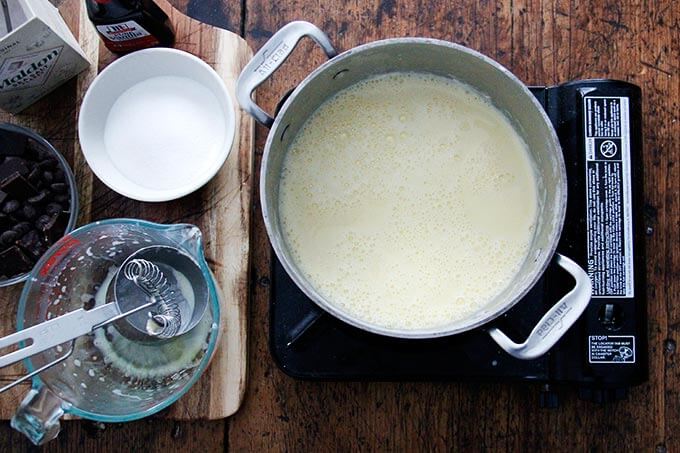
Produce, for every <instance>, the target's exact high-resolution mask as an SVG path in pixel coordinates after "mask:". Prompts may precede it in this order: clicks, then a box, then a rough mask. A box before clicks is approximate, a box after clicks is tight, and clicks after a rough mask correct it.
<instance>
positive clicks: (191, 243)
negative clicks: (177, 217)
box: [168, 223, 205, 263]
mask: <svg viewBox="0 0 680 453" xmlns="http://www.w3.org/2000/svg"><path fill="white" fill-rule="evenodd" d="M168 236H169V237H170V238H171V239H173V240H174V241H175V242H177V243H178V244H179V245H180V246H181V247H182V248H183V249H184V250H185V251H186V252H187V253H188V254H189V255H191V256H192V257H193V258H194V259H195V260H196V261H198V262H199V263H204V262H205V256H204V255H203V236H202V234H201V230H200V229H199V228H198V227H197V226H195V225H191V224H188V223H185V224H180V225H172V226H171V227H170V230H169V231H168Z"/></svg>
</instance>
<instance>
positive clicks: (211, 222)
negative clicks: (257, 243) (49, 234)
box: [0, 0, 254, 420]
mask: <svg viewBox="0 0 680 453" xmlns="http://www.w3.org/2000/svg"><path fill="white" fill-rule="evenodd" d="M156 2H157V3H158V4H159V6H161V7H162V8H163V9H164V10H165V11H166V13H167V14H168V15H169V16H170V18H171V21H172V23H173V25H174V27H175V33H176V45H175V47H176V48H179V49H182V50H185V51H187V52H190V53H192V54H194V55H196V56H198V57H200V58H202V59H203V60H204V61H206V62H207V63H209V64H210V65H211V66H212V67H213V68H215V70H216V71H217V72H218V73H219V74H220V76H222V78H223V80H224V82H225V83H226V85H227V88H228V89H229V91H230V93H231V95H232V101H233V103H234V105H235V106H236V105H237V103H236V97H235V91H234V90H235V86H236V78H237V77H238V74H239V73H240V72H241V69H242V68H243V66H245V64H246V63H247V62H248V61H249V60H250V58H251V57H252V51H251V50H250V48H249V47H248V45H247V44H246V42H245V41H244V40H243V39H242V38H241V37H239V36H238V35H236V34H234V33H231V32H229V31H226V30H222V29H219V28H216V27H213V26H210V25H207V24H203V23H201V22H198V21H196V20H194V19H191V18H189V17H187V16H185V15H183V14H181V13H180V12H179V11H177V10H175V9H174V8H173V7H172V6H171V5H170V4H169V3H167V2H166V1H165V0H157V1H156ZM84 4H85V2H83V1H82V0H65V1H64V2H63V3H62V4H61V5H60V6H59V10H60V12H61V14H62V16H63V17H64V19H65V20H66V23H67V24H68V25H69V28H70V29H71V31H73V33H74V35H75V36H76V37H77V39H78V42H79V43H80V45H81V47H82V48H83V50H84V51H85V53H86V54H87V56H88V58H89V60H90V61H91V62H92V65H91V67H90V69H89V70H86V71H85V72H83V73H81V74H80V75H79V76H78V77H77V78H76V79H73V80H71V81H70V82H68V83H67V84H65V85H63V86H61V87H60V88H58V89H57V90H55V91H54V92H52V93H51V94H50V95H48V96H47V97H46V98H44V99H42V100H41V101H39V102H38V103H37V104H34V105H33V106H31V107H30V108H28V109H27V110H25V111H24V112H22V113H21V114H19V115H9V114H4V113H3V114H0V120H2V121H7V122H11V123H16V124H21V125H24V126H27V127H30V128H32V129H34V130H36V131H37V132H38V133H40V134H41V135H43V136H44V137H45V138H47V140H48V141H50V142H51V143H52V144H53V145H54V146H55V147H56V148H57V149H58V150H59V151H60V152H61V153H62V154H63V155H64V156H65V157H66V158H67V160H68V161H69V163H70V164H71V168H73V170H74V173H75V176H76V180H77V181H78V190H79V197H80V204H81V209H80V216H79V221H78V225H83V224H85V223H89V222H91V221H94V220H98V219H103V218H112V217H134V218H141V219H146V220H151V221H156V222H161V223H178V222H188V223H193V224H195V225H197V226H198V227H199V228H201V230H202V232H203V234H204V239H205V249H206V256H207V258H208V262H209V264H210V266H211V268H212V270H213V272H214V274H215V277H216V279H217V281H218V284H219V286H220V288H221V291H222V298H221V299H222V300H221V301H220V303H221V308H222V316H221V320H220V328H221V336H220V340H219V343H218V347H217V349H216V352H215V356H214V357H213V360H212V362H211V364H210V367H209V368H208V369H207V371H206V373H205V375H204V376H203V377H202V378H201V379H200V380H199V381H198V383H197V384H196V385H195V386H194V387H193V388H192V389H191V390H190V391H189V392H188V393H187V394H186V395H184V396H183V397H182V398H181V399H180V400H179V401H178V402H177V403H175V404H174V405H173V406H171V407H170V408H169V409H168V410H166V411H164V412H163V413H162V414H161V416H163V417H168V418H172V419H177V420H195V419H219V418H224V417H228V416H229V415H232V414H233V413H234V412H236V410H238V408H239V406H240V404H241V401H242V400H243V395H244V393H245V386H246V332H247V306H248V271H249V255H250V251H249V240H250V213H251V208H250V205H251V198H252V193H253V177H252V170H253V131H254V125H253V120H252V119H251V117H249V116H248V115H245V114H244V113H243V112H242V111H240V110H239V109H238V107H235V109H236V111H235V114H236V127H237V129H236V136H235V139H234V144H233V148H232V150H231V154H230V156H229V158H228V160H227V162H226V163H225V165H224V166H223V168H222V169H221V170H220V172H219V173H218V174H217V176H215V178H213V180H212V181H211V182H209V183H208V184H207V185H206V186H205V187H203V188H202V189H200V190H199V191H197V192H195V193H193V194H191V195H188V196H186V197H184V198H182V199H180V200H176V201H172V202H167V203H140V202H136V201H133V200H129V199H127V198H125V197H122V196H120V195H118V194H116V193H114V192H112V191H111V190H109V189H108V188H107V187H106V186H104V185H103V184H102V183H101V182H100V181H99V180H98V179H97V178H96V177H95V176H93V174H92V172H91V171H90V169H89V167H88V166H87V163H86V162H85V159H84V157H83V155H82V153H81V151H80V148H79V144H78V139H77V137H78V135H77V130H76V124H77V118H78V111H79V107H80V103H81V101H82V98H83V96H84V94H85V91H86V90H87V87H88V86H89V85H90V83H91V82H92V80H93V79H94V77H95V76H96V75H97V73H98V71H100V70H102V69H103V68H104V67H105V66H106V65H107V64H108V63H110V62H111V61H113V60H114V59H115V58H116V57H115V55H113V54H111V53H109V52H108V51H107V50H106V48H104V47H103V45H101V44H100V40H99V38H98V36H97V34H96V32H95V30H94V27H93V26H92V24H91V23H90V21H89V20H88V18H87V13H86V11H85V6H84ZM22 286H23V285H21V284H19V285H15V286H14V287H10V288H2V289H0V335H7V334H9V333H11V332H13V331H14V330H15V317H16V310H17V303H18V298H19V294H20V292H21V288H22ZM23 371H24V370H23V366H21V365H16V366H14V367H10V368H5V369H2V370H0V387H1V386H3V385H4V384H6V383H9V382H10V381H12V380H14V379H16V377H17V376H19V375H20V374H21V373H23ZM29 385H30V384H28V383H25V384H22V385H19V386H17V387H15V388H14V389H12V390H10V391H8V392H6V393H4V394H2V395H0V419H9V418H10V417H11V416H12V414H13V413H14V410H15V409H16V407H17V405H18V404H19V402H20V401H21V399H22V398H23V395H24V394H25V393H26V392H27V391H28V389H29Z"/></svg>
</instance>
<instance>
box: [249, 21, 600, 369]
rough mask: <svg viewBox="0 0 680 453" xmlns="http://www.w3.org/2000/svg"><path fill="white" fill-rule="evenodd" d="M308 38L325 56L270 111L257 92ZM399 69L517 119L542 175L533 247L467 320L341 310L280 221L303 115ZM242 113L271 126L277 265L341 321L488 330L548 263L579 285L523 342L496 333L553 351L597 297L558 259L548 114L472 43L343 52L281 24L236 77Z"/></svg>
mask: <svg viewBox="0 0 680 453" xmlns="http://www.w3.org/2000/svg"><path fill="white" fill-rule="evenodd" d="M304 36H309V37H311V38H312V39H314V41H316V42H317V43H318V44H319V45H320V46H321V47H322V48H323V49H324V51H325V52H326V54H327V55H328V58H329V61H327V62H326V63H324V64H323V65H321V66H319V67H318V68H316V69H315V70H314V71H313V72H312V73H311V74H309V75H308V76H307V78H305V79H304V80H303V81H302V83H300V84H299V85H298V86H297V88H296V89H295V90H294V91H293V92H292V94H291V95H290V96H289V97H288V99H287V100H286V102H285V103H284V104H283V106H282V107H281V109H280V111H279V113H278V115H277V116H276V118H275V119H274V118H272V117H270V116H269V115H268V114H267V113H265V112H264V111H263V110H262V109H261V108H260V107H258V106H257V105H256V104H255V102H254V101H253V100H252V93H253V91H254V90H255V88H257V86H259V85H260V84H261V83H262V82H264V81H265V80H266V79H267V78H268V77H269V76H271V74H272V73H273V72H274V71H275V70H276V69H277V68H278V67H279V66H280V65H281V64H282V63H283V61H284V60H285V59H286V58H287V56H288V55H289V54H290V53H291V52H292V51H293V49H294V48H295V46H296V44H297V43H298V41H299V40H300V39H301V38H302V37H304ZM395 71H416V72H428V73H433V74H437V75H440V76H445V77H451V78H454V79H457V80H459V81H462V82H464V83H466V84H468V85H470V86H472V87H474V88H475V89H477V90H478V91H479V92H481V93H482V94H484V95H487V96H488V97H489V98H490V99H491V100H492V101H493V103H494V104H495V105H496V107H498V108H500V109H501V110H502V111H503V112H504V113H505V114H506V115H507V116H508V117H509V118H510V120H511V122H512V123H513V125H514V126H515V128H516V130H517V131H518V132H519V134H520V135H521V136H522V138H523V139H524V140H525V142H526V143H527V145H528V147H529V149H530V151H531V155H532V158H533V161H534V166H535V168H536V169H537V173H538V184H539V191H538V192H539V200H540V206H539V214H538V223H537V227H536V233H535V236H534V238H533V241H532V244H531V251H530V254H529V256H528V257H527V259H526V260H525V261H524V263H523V264H522V266H521V269H520V270H519V272H518V273H517V275H516V277H515V279H514V281H513V283H512V284H511V285H510V286H509V287H508V288H506V289H505V290H504V291H503V292H502V293H501V294H500V295H499V296H498V297H496V298H495V299H494V301H492V303H491V304H489V305H488V306H486V307H483V309H481V310H479V311H478V312H476V313H474V314H473V315H472V316H469V317H468V318H466V319H464V320H461V321H458V322H455V323H452V324H450V325H446V326H444V327H440V328H436V329H423V330H398V329H390V328H385V327H384V326H379V325H372V324H368V323H366V322H364V321H362V320H361V319H357V318H356V317H354V316H353V315H351V314H349V313H347V312H345V311H343V310H342V309H340V308H338V306H336V305H334V304H333V303H331V301H329V300H327V299H326V298H324V297H323V296H322V295H321V294H319V293H318V292H317V291H316V290H315V289H314V287H313V286H312V285H311V284H310V283H309V282H308V281H307V279H306V278H305V277H304V275H303V274H302V273H301V272H300V270H299V269H298V266H297V265H296V263H295V261H294V260H293V258H292V256H291V253H290V251H289V249H288V247H287V245H286V242H285V240H284V237H283V234H282V229H281V225H280V222H279V213H278V206H279V196H278V195H279V193H278V192H279V181H280V175H281V167H282V163H283V160H284V156H285V155H286V152H287V150H288V147H289V145H290V144H291V142H292V141H293V139H294V138H295V136H296V135H297V133H298V131H299V130H300V128H301V127H302V125H303V124H304V123H305V121H306V120H307V118H309V116H310V115H311V114H312V113H313V112H314V111H315V110H316V108H317V107H318V106H319V105H320V104H322V103H323V102H324V101H326V100H327V99H329V98H330V97H332V96H333V95H334V94H336V93H337V92H338V91H340V90H342V89H344V88H347V87H348V86H350V85H352V84H354V83H356V82H358V81H360V80H363V79H366V78H369V77H372V76H376V75H379V74H384V73H389V72H395ZM236 91H237V97H238V101H239V103H240V104H241V106H242V107H243V109H244V110H245V111H246V112H248V113H250V114H251V115H253V116H254V117H255V119H256V120H257V121H259V122H260V123H262V124H264V125H265V126H268V127H270V128H271V130H270V132H269V136H268V137H267V143H266V145H265V149H264V156H263V159H262V172H261V179H260V193H261V202H262V211H263V216H264V222H265V225H266V227H267V232H268V234H269V238H270V240H271V243H272V246H273V247H274V251H275V252H276V255H277V256H278V258H279V260H280V261H281V264H282V265H283V267H284V268H285V270H286V271H287V272H288V274H289V275H290V277H291V278H292V279H293V280H294V281H295V283H296V284H297V285H298V286H299V287H300V288H301V289H302V290H303V291H304V293H305V294H306V295H307V296H308V297H309V298H310V299H312V300H313V301H314V302H315V303H316V304H318V305H319V306H320V307H321V308H323V309H324V310H326V311H328V312H330V313H331V314H333V315H334V316H336V317H337V318H339V319H341V320H343V321H345V322H347V323H349V324H352V325H354V326H356V327H358V328H361V329H364V330H366V331H369V332H373V333H377V334H381V335H388V336H393V337H400V338H432V337H440V336H445V335H453V334H456V333H460V332H464V331H467V330H470V329H474V328H476V327H479V326H483V325H485V324H487V323H489V322H490V321H492V320H493V319H495V318H497V317H498V316H500V315H501V314H503V313H504V312H506V311H507V310H509V309H510V308H511V307H512V306H513V305H515V304H516V303H517V302H519V301H520V300H521V299H522V297H523V296H524V295H525V294H526V293H527V291H528V290H529V289H531V287H532V286H533V285H534V284H535V283H536V282H537V280H538V279H539V278H540V277H541V275H542V274H543V272H544V271H545V269H546V267H547V266H548V265H549V263H550V262H551V260H553V259H555V260H556V262H557V264H558V265H559V266H561V267H563V268H564V269H565V270H566V271H567V272H569V273H570V274H571V275H572V276H573V277H574V279H575V282H576V284H575V287H574V289H573V290H572V291H571V292H569V293H568V294H567V295H566V296H564V297H563V298H562V299H561V300H560V301H559V302H557V303H556V304H555V305H554V306H553V307H552V308H551V309H550V310H549V311H548V313H547V314H546V315H545V316H544V317H543V318H542V319H541V320H540V321H539V323H538V325H537V326H536V327H535V328H534V329H533V331H532V332H531V334H530V335H529V337H528V339H527V340H526V341H525V342H524V343H521V344H518V343H515V342H513V341H512V340H510V339H509V338H508V337H507V336H506V335H505V334H504V333H503V332H501V331H500V330H499V329H498V328H496V327H487V330H488V332H489V334H490V335H491V337H492V338H493V339H494V340H495V341H496V342H497V343H498V344H499V345H500V346H501V347H502V348H503V349H505V350H506V351H507V352H508V353H510V354H511V355H513V356H514V357H518V358H522V359H531V358H535V357H538V356H540V355H542V354H544V353H545V352H547V351H548V350H549V349H550V348H551V347H552V346H553V345H554V344H555V343H556V342H557V341H558V340H559V339H560V337H561V336H562V335H563V334H564V333H565V332H566V330H567V329H568V328H569V327H570V326H571V325H572V324H573V323H574V322H575V321H576V320H577V319H578V317H579V316H580V315H581V313H582V312H583V310H584V309H585V308H586V306H587V304H588V302H589V301H590V296H591V283H590V279H589V278H588V275H587V274H586V273H585V272H584V271H583V270H582V269H581V268H580V267H579V266H578V265H577V264H576V263H574V262H573V261H572V260H570V259H569V258H566V257H564V256H561V255H555V248H556V246H557V242H558V240H559V237H560V233H561V231H562V224H563V222H564V215H565V210H566V201H567V184H566V173H565V167H564V161H563V158H562V151H561V149H560V144H559V142H558V140H557V136H556V134H555V131H554V129H553V126H552V124H551V123H550V120H549V119H548V117H547V115H546V114H545V112H544V111H543V109H542V108H541V106H540V104H539V103H538V102H537V101H536V100H535V99H534V97H533V95H532V94H531V92H530V91H529V90H528V89H527V87H526V86H525V85H524V84H522V82H520V81H519V80H518V79H517V77H515V76H514V75H513V74H512V73H510V72H509V71H508V70H507V69H506V68H504V67H503V66H501V65H500V64H498V63H497V62H495V61H493V60H491V59H490V58H488V57H486V56H484V55H482V54H480V53H478V52H475V51H473V50H471V49H468V48H466V47H463V46H460V45H456V44H453V43H450V42H446V41H439V40H435V39H425V38H398V39H387V40H384V41H376V42H372V43H368V44H365V45H362V46H359V47H355V48H353V49H350V50H348V51H346V52H344V53H342V54H340V55H337V53H336V51H335V49H334V48H333V46H332V44H331V42H330V41H329V39H328V37H327V36H326V35H325V34H324V33H323V32H322V31H321V30H319V29H318V28H317V27H315V26H314V25H312V24H310V23H307V22H292V23H290V24H288V25H286V26H285V27H283V28H282V29H281V30H279V31H278V32H277V33H276V34H275V35H274V36H272V38H271V39H270V40H269V41H268V42H267V43H266V44H265V45H264V46H263V47H262V49H260V51H259V52H258V53H257V54H256V55H255V56H254V57H253V60H252V61H251V62H250V63H249V64H248V65H247V66H246V67H245V69H244V70H243V72H242V73H241V75H240V77H239V79H238V83H237V89H236Z"/></svg>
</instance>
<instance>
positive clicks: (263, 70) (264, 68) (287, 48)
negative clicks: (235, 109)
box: [236, 21, 338, 127]
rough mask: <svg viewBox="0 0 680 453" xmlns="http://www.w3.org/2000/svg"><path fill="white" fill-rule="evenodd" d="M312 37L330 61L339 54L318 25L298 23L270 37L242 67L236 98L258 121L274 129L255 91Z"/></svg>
mask: <svg viewBox="0 0 680 453" xmlns="http://www.w3.org/2000/svg"><path fill="white" fill-rule="evenodd" d="M305 36H309V37H310V38H312V39H313V40H314V41H316V43H317V44H318V45H319V46H321V48H322V49H323V50H324V52H326V55H327V56H328V58H333V57H334V56H336V55H337V54H338V53H337V52H336V51H335V48H334V47H333V44H331V41H330V39H328V36H326V34H325V33H324V32H323V31H321V30H320V29H319V27H317V26H316V25H313V24H310V23H309V22H304V21H295V22H291V23H289V24H287V25H285V26H284V27H283V28H281V29H280V30H279V31H277V32H276V33H274V36H272V37H271V38H269V41H267V42H266V43H265V44H264V46H262V48H261V49H260V50H259V51H258V52H257V53H256V54H255V56H254V57H253V59H252V60H250V62H249V63H248V64H247V65H246V67H245V68H243V71H241V75H240V76H239V77H238V80H237V81H236V99H238V103H239V104H240V105H241V108H243V110H245V111H246V112H248V113H249V114H250V115H252V116H253V117H254V118H255V119H256V120H257V122H259V123H261V124H263V125H265V126H267V127H271V125H272V124H273V123H274V118H272V117H271V116H269V114H268V113H267V112H265V111H264V110H262V109H261V108H260V106H258V105H257V104H256V103H255V101H253V98H252V95H253V91H255V89H256V88H257V87H258V86H260V85H261V84H262V82H264V81H265V80H267V79H268V78H269V77H271V75H272V74H273V73H274V71H276V70H277V69H278V68H279V66H281V65H282V64H283V62H284V61H286V58H288V56H289V55H290V54H291V53H292V52H293V50H294V49H295V46H296V45H297V43H298V42H300V40H301V39H302V38H303V37H305Z"/></svg>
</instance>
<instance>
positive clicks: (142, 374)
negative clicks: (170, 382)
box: [94, 267, 212, 380]
mask: <svg viewBox="0 0 680 453" xmlns="http://www.w3.org/2000/svg"><path fill="white" fill-rule="evenodd" d="M117 270H118V268H117V267H111V268H110V269H109V272H108V274H107V275H106V277H105V278H104V281H102V283H101V286H100V287H99V289H98V291H97V293H96V294H95V296H94V300H95V306H99V305H102V304H105V303H106V293H107V290H108V287H109V285H110V284H111V282H112V280H113V278H114V277H115V275H116V272H117ZM173 273H174V275H175V278H176V279H177V282H178V289H179V290H180V292H181V293H182V295H183V296H184V297H185V298H186V300H187V302H189V305H190V306H191V307H193V304H194V293H193V290H192V288H191V284H190V283H189V280H188V279H187V277H186V276H185V275H183V274H181V273H179V272H177V271H173ZM211 324H212V320H211V319H210V317H209V316H204V317H203V319H202V320H201V321H200V322H199V323H198V324H197V325H196V327H194V329H197V330H196V332H194V334H192V335H180V336H178V337H175V338H172V339H169V340H168V341H164V342H161V343H140V342H137V341H133V340H130V339H128V338H127V337H125V336H123V335H121V334H120V333H119V332H118V331H117V329H116V328H115V326H113V325H109V326H106V327H103V328H101V329H97V330H95V331H94V346H95V347H96V348H97V349H99V351H100V352H101V354H102V359H103V360H104V362H105V363H107V364H109V365H110V366H111V367H113V368H115V369H117V370H118V371H120V372H121V373H123V374H124V375H125V376H126V377H131V378H135V379H141V380H144V379H163V378H165V377H168V376H172V375H173V374H175V373H178V372H181V371H182V370H185V369H188V368H192V367H194V366H196V365H198V363H199V361H200V359H201V357H202V353H203V351H204V350H205V349H206V348H207V343H206V338H207V337H208V334H209V332H210V328H211Z"/></svg>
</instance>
